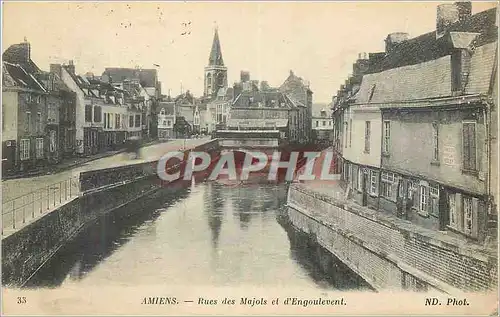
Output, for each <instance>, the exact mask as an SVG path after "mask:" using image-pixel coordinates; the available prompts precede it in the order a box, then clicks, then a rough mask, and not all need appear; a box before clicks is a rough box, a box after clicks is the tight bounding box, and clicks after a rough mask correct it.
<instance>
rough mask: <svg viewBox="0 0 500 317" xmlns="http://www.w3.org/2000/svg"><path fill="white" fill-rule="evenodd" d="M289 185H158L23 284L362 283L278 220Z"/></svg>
mask: <svg viewBox="0 0 500 317" xmlns="http://www.w3.org/2000/svg"><path fill="white" fill-rule="evenodd" d="M286 190H287V189H286V185H284V184H251V183H245V184H242V183H238V184H236V185H234V184H233V185H231V184H220V183H217V182H199V181H196V183H193V182H191V181H187V182H185V183H183V186H182V187H178V188H176V189H172V188H165V189H161V190H159V191H158V192H156V193H155V194H153V195H151V196H149V197H147V198H144V199H140V200H138V201H136V202H134V203H132V204H130V205H128V206H127V207H126V208H121V209H119V210H117V211H115V212H113V213H111V214H110V215H107V216H105V217H101V218H100V219H99V220H98V221H97V222H96V223H94V224H92V225H90V226H89V227H88V228H87V229H85V230H84V231H83V232H82V234H81V235H79V237H78V238H77V239H75V240H74V241H73V242H72V243H70V244H68V245H67V246H66V247H65V248H64V249H62V250H61V251H60V252H59V253H58V254H57V255H56V256H55V257H54V258H53V259H52V260H51V261H49V262H48V263H47V264H46V265H45V266H44V267H43V268H42V269H41V270H40V271H39V272H38V273H37V274H36V275H35V276H34V277H33V278H32V279H31V280H30V281H29V283H28V284H27V285H26V286H28V287H42V286H43V287H64V285H65V284H66V283H80V284H85V283H87V284H99V283H103V284H109V283H119V284H121V285H151V284H157V283H164V284H165V285H172V284H176V285H208V286H219V285H225V286H227V285H254V286H265V285H268V286H272V287H279V286H286V287H289V286H294V287H305V288H312V289H317V288H326V289H332V288H336V289H345V288H350V287H354V288H357V287H364V284H363V282H362V281H361V280H359V279H357V277H356V276H355V275H354V274H353V273H352V272H350V271H348V270H346V271H341V272H340V271H339V272H338V273H339V274H340V275H339V276H335V275H332V276H328V274H325V273H324V270H321V269H320V268H319V267H320V266H319V265H318V264H317V263H316V262H315V261H313V260H312V259H314V258H315V257H316V256H317V254H314V252H313V251H311V250H315V249H314V248H312V247H311V246H306V247H305V248H304V246H302V247H301V246H300V242H301V241H304V239H303V238H297V237H296V236H294V235H293V234H292V233H293V232H292V231H290V228H291V227H290V226H289V225H288V224H287V223H286V221H285V222H283V221H281V220H280V223H278V222H277V221H276V219H277V218H276V216H277V215H279V214H280V212H279V211H280V208H282V207H283V206H284V204H285V200H286ZM278 218H279V219H282V218H280V217H278ZM283 229H285V230H283ZM329 273H332V274H335V272H333V271H332V272H329ZM344 275H345V276H344Z"/></svg>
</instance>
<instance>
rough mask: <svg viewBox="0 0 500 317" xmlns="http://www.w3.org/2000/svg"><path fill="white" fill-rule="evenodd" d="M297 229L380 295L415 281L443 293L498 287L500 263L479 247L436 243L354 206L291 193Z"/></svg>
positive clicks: (310, 194)
mask: <svg viewBox="0 0 500 317" xmlns="http://www.w3.org/2000/svg"><path fill="white" fill-rule="evenodd" d="M288 204H289V206H290V207H291V209H290V211H289V213H290V218H291V220H292V223H293V225H294V226H296V227H297V228H299V229H300V230H302V231H304V232H307V233H310V234H315V235H317V236H318V242H319V243H320V244H321V245H323V246H324V247H325V248H327V249H328V250H330V251H331V252H332V253H333V254H335V255H336V256H337V257H339V259H340V260H342V261H343V262H344V263H346V264H347V265H348V266H349V267H350V268H351V269H352V270H354V271H355V272H357V273H358V274H359V275H360V276H361V277H363V279H365V280H366V281H367V282H368V283H370V284H371V285H372V286H373V287H375V288H378V289H384V288H396V289H400V288H402V287H403V286H402V285H403V284H407V283H405V280H408V278H407V277H404V275H411V276H413V278H414V279H416V280H417V281H419V283H417V284H426V285H427V288H437V289H440V290H442V291H445V292H455V291H457V290H459V289H461V290H469V291H478V290H486V289H491V288H494V287H496V280H497V264H496V263H497V258H496V254H495V255H491V254H490V253H487V252H486V251H485V250H482V249H481V247H480V246H467V247H464V246H461V245H459V244H458V243H457V244H453V241H451V240H450V241H442V240H438V239H436V238H435V237H432V234H431V233H432V231H430V230H425V229H422V228H418V227H416V226H413V225H411V224H409V223H408V222H405V221H402V220H399V219H397V218H394V219H393V218H387V217H386V216H385V215H382V214H379V213H377V212H375V211H371V210H368V209H360V208H359V206H357V205H355V204H351V203H346V204H345V205H343V204H340V203H338V202H336V201H334V200H333V199H332V198H330V197H328V196H325V195H321V194H318V193H314V192H310V191H308V190H306V189H304V188H303V187H301V186H296V185H293V186H291V187H290V195H289V201H288Z"/></svg>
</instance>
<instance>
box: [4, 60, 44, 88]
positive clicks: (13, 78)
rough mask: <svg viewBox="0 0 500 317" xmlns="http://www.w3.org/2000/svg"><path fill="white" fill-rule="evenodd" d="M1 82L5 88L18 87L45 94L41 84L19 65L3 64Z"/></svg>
mask: <svg viewBox="0 0 500 317" xmlns="http://www.w3.org/2000/svg"><path fill="white" fill-rule="evenodd" d="M2 81H3V86H5V87H20V88H25V89H33V90H39V91H40V92H47V91H46V89H45V87H44V86H43V85H42V83H41V82H40V81H38V80H37V79H36V78H35V76H34V75H33V74H32V73H29V72H28V71H26V70H25V69H24V67H23V66H21V65H19V64H12V63H9V62H3V66H2Z"/></svg>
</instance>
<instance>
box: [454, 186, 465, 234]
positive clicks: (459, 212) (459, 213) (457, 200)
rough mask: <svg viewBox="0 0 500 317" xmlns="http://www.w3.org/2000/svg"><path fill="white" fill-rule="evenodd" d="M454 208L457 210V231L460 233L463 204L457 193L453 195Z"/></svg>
mask: <svg viewBox="0 0 500 317" xmlns="http://www.w3.org/2000/svg"><path fill="white" fill-rule="evenodd" d="M455 206H456V208H457V229H458V230H460V231H463V230H464V203H463V200H462V194H461V193H457V194H456V195H455Z"/></svg>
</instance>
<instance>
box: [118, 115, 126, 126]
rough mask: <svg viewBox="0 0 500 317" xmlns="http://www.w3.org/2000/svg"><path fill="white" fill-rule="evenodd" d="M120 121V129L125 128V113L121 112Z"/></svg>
mask: <svg viewBox="0 0 500 317" xmlns="http://www.w3.org/2000/svg"><path fill="white" fill-rule="evenodd" d="M120 121H121V123H122V129H125V128H126V126H125V125H126V124H127V120H126V119H125V115H124V114H122V118H121V120H120Z"/></svg>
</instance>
